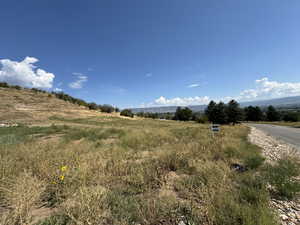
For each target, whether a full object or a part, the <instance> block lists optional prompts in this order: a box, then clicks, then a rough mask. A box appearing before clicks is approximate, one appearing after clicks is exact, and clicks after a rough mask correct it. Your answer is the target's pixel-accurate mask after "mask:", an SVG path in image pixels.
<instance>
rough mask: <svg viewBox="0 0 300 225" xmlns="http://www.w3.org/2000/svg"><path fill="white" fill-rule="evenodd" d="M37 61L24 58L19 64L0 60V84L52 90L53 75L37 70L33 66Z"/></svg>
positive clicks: (32, 58) (31, 58)
mask: <svg viewBox="0 0 300 225" xmlns="http://www.w3.org/2000/svg"><path fill="white" fill-rule="evenodd" d="M38 61H39V60H38V59H37V58H34V57H26V58H25V59H24V60H23V61H20V62H17V61H12V60H10V59H1V60H0V66H1V67H0V82H7V83H9V84H13V85H20V86H24V87H30V88H33V87H34V88H52V85H53V80H54V78H55V75H54V74H53V73H48V72H46V71H45V70H43V69H40V68H37V67H36V66H35V65H34V64H35V63H36V62H38Z"/></svg>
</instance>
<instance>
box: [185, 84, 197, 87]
mask: <svg viewBox="0 0 300 225" xmlns="http://www.w3.org/2000/svg"><path fill="white" fill-rule="evenodd" d="M187 87H188V88H196V87H200V84H190V85H188V86H187Z"/></svg>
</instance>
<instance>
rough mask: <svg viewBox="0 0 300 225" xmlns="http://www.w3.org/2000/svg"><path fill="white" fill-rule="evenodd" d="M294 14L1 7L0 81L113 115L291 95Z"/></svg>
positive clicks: (164, 1)
mask: <svg viewBox="0 0 300 225" xmlns="http://www.w3.org/2000/svg"><path fill="white" fill-rule="evenodd" d="M299 12H300V1H298V0H290V1H282V0H251V1H250V0H249V1H237V0H226V1H220V0H207V1H201V0H186V1H182V0H118V1H117V0H109V1H104V0H85V1H83V0H75V1H74V0H73V1H69V0H59V1H58V0H26V1H19V0H18V1H17V0H10V1H3V2H1V14H0V27H1V31H0V60H1V61H0V81H7V82H10V83H15V84H21V85H24V86H28V87H39V88H46V89H48V90H60V89H62V90H63V91H64V92H66V93H69V94H71V95H73V96H75V97H79V98H82V99H85V100H87V101H94V102H97V103H99V104H103V103H109V104H113V105H117V106H119V107H121V108H124V107H139V106H160V105H190V104H202V103H206V102H207V101H209V100H210V99H214V100H224V101H226V100H228V99H230V98H236V99H238V100H240V101H246V100H254V99H266V98H273V97H284V96H292V95H300V61H299V60H300V44H299V43H300V42H299V41H300V29H299V27H300V13H299ZM26 57H27V58H26Z"/></svg>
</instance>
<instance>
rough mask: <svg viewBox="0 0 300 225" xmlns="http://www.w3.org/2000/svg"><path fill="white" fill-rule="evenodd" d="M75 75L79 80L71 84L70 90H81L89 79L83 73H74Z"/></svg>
mask: <svg viewBox="0 0 300 225" xmlns="http://www.w3.org/2000/svg"><path fill="white" fill-rule="evenodd" d="M73 75H75V76H76V77H77V80H75V81H73V82H71V83H70V84H69V87H70V88H73V89H80V88H82V86H83V83H85V82H87V81H88V77H87V76H86V75H84V74H82V73H73Z"/></svg>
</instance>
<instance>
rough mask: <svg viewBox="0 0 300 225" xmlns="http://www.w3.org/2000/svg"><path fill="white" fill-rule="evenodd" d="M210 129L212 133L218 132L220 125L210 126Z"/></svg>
mask: <svg viewBox="0 0 300 225" xmlns="http://www.w3.org/2000/svg"><path fill="white" fill-rule="evenodd" d="M210 129H211V131H212V132H219V131H220V125H219V124H212V125H211V126H210Z"/></svg>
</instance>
